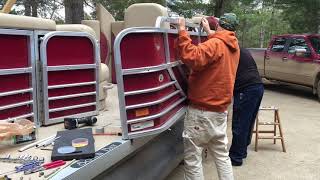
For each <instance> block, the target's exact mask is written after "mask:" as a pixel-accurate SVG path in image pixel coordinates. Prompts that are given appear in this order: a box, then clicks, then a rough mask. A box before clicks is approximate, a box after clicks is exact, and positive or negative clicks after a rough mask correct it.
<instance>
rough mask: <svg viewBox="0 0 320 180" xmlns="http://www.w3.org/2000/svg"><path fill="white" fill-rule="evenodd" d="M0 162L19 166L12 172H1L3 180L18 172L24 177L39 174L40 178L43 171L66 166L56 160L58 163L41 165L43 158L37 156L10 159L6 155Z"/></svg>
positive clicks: (0, 158)
mask: <svg viewBox="0 0 320 180" xmlns="http://www.w3.org/2000/svg"><path fill="white" fill-rule="evenodd" d="M0 162H5V163H14V164H21V165H19V166H15V167H14V170H11V171H8V172H1V173H0V176H4V177H3V178H4V179H10V178H8V175H11V174H14V173H20V172H23V174H24V175H29V174H33V173H36V172H40V173H39V177H40V176H42V175H44V172H43V171H45V170H48V169H53V168H57V167H60V166H63V165H65V164H66V162H65V161H63V160H58V161H53V162H50V163H46V164H43V163H44V158H43V157H41V158H40V157H38V156H28V155H23V156H19V157H17V158H12V157H11V156H10V155H8V156H6V157H0Z"/></svg>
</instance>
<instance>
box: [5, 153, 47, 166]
mask: <svg viewBox="0 0 320 180" xmlns="http://www.w3.org/2000/svg"><path fill="white" fill-rule="evenodd" d="M32 161H38V162H39V163H41V164H42V163H43V162H44V157H42V158H39V157H37V156H33V158H32V157H31V158H29V156H26V155H21V156H19V157H17V158H12V157H11V156H10V155H8V156H6V157H0V162H4V163H15V164H25V163H28V162H32Z"/></svg>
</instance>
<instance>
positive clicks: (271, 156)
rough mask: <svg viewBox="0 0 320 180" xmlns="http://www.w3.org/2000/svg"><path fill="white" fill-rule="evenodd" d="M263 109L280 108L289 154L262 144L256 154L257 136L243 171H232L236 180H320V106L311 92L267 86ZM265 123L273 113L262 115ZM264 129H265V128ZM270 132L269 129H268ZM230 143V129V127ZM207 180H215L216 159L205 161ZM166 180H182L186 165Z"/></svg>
mask: <svg viewBox="0 0 320 180" xmlns="http://www.w3.org/2000/svg"><path fill="white" fill-rule="evenodd" d="M262 106H277V107H279V108H280V118H281V123H282V127H283V131H284V138H285V145H286V148H287V153H284V152H282V149H281V143H280V141H279V140H278V142H277V144H275V145H274V144H273V140H259V148H258V152H255V151H254V136H253V139H252V143H251V145H250V146H249V148H248V157H247V158H246V159H245V160H244V164H243V165H242V166H240V167H233V170H234V177H235V179H236V180H319V179H320V103H319V102H318V101H317V97H316V96H314V95H313V94H312V90H311V89H310V88H306V87H300V86H295V85H287V84H279V83H266V84H265V93H264V97H263V101H262ZM259 117H261V118H262V119H263V120H265V121H268V120H270V119H271V120H272V116H271V114H270V113H261V114H260V116H259ZM263 129H265V128H263ZM266 129H268V128H266ZM228 137H229V142H230V141H231V138H232V136H231V125H230V122H229V126H228ZM203 164H204V174H205V180H216V179H218V177H217V172H216V168H215V166H214V162H213V159H212V158H211V157H210V156H209V157H208V158H206V159H204V160H203ZM167 180H183V165H180V166H179V167H177V168H176V169H175V170H174V171H173V172H172V173H171V174H170V175H169V177H168V178H167Z"/></svg>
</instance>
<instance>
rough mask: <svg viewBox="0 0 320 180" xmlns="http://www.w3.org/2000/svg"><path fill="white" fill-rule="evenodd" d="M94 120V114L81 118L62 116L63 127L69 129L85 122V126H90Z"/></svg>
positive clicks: (95, 120)
mask: <svg viewBox="0 0 320 180" xmlns="http://www.w3.org/2000/svg"><path fill="white" fill-rule="evenodd" d="M96 122H97V118H96V117H94V116H87V117H82V118H64V128H65V129H69V130H71V129H75V128H77V127H79V125H80V124H85V126H92V125H93V124H95V123H96Z"/></svg>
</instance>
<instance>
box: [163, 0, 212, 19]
mask: <svg viewBox="0 0 320 180" xmlns="http://www.w3.org/2000/svg"><path fill="white" fill-rule="evenodd" d="M167 5H168V7H169V8H170V10H171V11H172V12H175V13H177V14H178V15H179V16H184V17H187V18H191V17H192V16H194V15H196V14H206V15H213V10H214V9H213V5H212V3H209V4H206V3H205V1H204V0H185V1H180V0H171V1H169V2H168V3H167Z"/></svg>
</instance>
